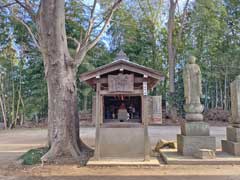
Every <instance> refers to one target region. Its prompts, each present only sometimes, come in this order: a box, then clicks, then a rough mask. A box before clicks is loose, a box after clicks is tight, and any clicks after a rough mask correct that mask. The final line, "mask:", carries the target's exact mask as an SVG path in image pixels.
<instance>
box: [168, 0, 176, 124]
mask: <svg viewBox="0 0 240 180" xmlns="http://www.w3.org/2000/svg"><path fill="white" fill-rule="evenodd" d="M176 5H177V0H175V1H174V0H170V8H169V17H168V68H169V97H171V99H170V102H169V105H170V114H169V115H170V118H171V119H172V120H174V121H175V120H176V119H177V108H176V105H175V104H174V101H175V98H174V97H175V85H174V83H175V82H174V81H175V47H174V43H173V31H174V16H175V10H176Z"/></svg>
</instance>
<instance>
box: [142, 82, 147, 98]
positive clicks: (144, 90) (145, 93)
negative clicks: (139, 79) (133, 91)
mask: <svg viewBox="0 0 240 180" xmlns="http://www.w3.org/2000/svg"><path fill="white" fill-rule="evenodd" d="M143 95H144V96H147V95H148V89H147V82H146V81H144V82H143Z"/></svg>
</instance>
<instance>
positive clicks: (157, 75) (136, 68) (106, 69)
mask: <svg viewBox="0 0 240 180" xmlns="http://www.w3.org/2000/svg"><path fill="white" fill-rule="evenodd" d="M121 68H122V69H125V70H128V71H132V72H136V73H139V74H143V75H147V76H149V77H151V78H154V79H157V80H164V75H162V73H161V72H159V71H157V70H155V69H152V68H149V67H145V66H143V65H139V64H137V63H134V62H132V61H126V60H124V59H119V60H115V61H113V62H111V63H108V64H105V65H103V66H100V67H98V68H96V69H95V70H92V71H88V72H85V73H82V74H80V80H81V81H86V80H89V79H92V78H95V77H96V76H101V75H102V74H106V73H110V72H112V71H116V70H119V69H121Z"/></svg>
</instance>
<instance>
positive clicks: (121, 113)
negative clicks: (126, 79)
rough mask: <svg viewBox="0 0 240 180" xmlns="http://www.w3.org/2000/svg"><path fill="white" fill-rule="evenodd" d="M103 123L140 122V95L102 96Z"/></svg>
mask: <svg viewBox="0 0 240 180" xmlns="http://www.w3.org/2000/svg"><path fill="white" fill-rule="evenodd" d="M103 101H104V107H103V113H104V119H103V123H118V122H122V123H141V122H142V120H141V115H142V110H141V96H127V95H114V96H104V98H103Z"/></svg>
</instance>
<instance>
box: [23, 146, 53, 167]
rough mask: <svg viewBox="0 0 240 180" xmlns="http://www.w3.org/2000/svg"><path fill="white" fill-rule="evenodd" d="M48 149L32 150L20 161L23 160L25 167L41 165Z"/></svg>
mask: <svg viewBox="0 0 240 180" xmlns="http://www.w3.org/2000/svg"><path fill="white" fill-rule="evenodd" d="M48 149H49V148H48V147H41V148H37V149H31V150H29V151H28V152H26V153H25V154H23V155H22V156H21V157H20V158H19V159H20V160H23V162H22V164H24V165H34V164H39V163H41V157H42V156H43V155H44V154H46V153H47V151H48Z"/></svg>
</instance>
